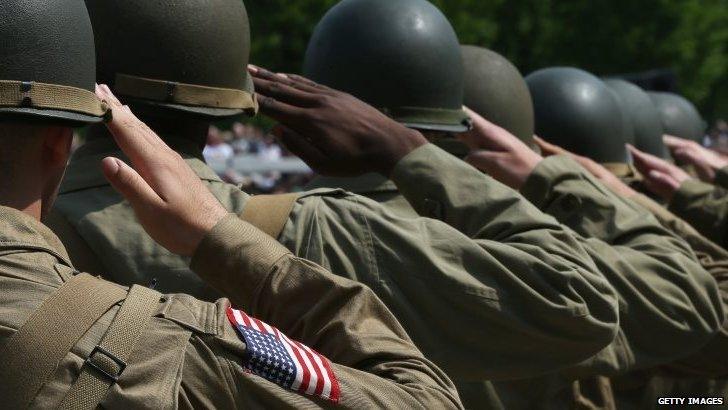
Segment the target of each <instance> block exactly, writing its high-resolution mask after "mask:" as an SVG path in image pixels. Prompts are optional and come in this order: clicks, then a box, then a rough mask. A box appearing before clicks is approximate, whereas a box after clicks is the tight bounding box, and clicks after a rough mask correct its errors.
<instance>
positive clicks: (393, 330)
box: [192, 215, 458, 407]
mask: <svg viewBox="0 0 728 410" xmlns="http://www.w3.org/2000/svg"><path fill="white" fill-rule="evenodd" d="M192 268H193V269H194V270H195V272H197V273H198V274H199V275H200V276H201V277H203V279H205V280H208V281H209V282H210V284H212V285H213V286H215V287H216V288H217V289H219V290H220V291H223V292H225V293H226V294H227V295H229V296H230V297H231V300H233V301H234V303H235V304H236V305H237V306H238V307H240V308H242V309H244V310H245V311H246V312H248V313H250V314H251V315H252V316H255V317H257V318H259V319H261V320H263V321H265V322H268V323H270V324H271V325H273V326H276V327H278V328H279V329H281V330H282V331H284V332H285V333H286V334H287V335H288V336H289V337H291V338H292V339H296V340H300V341H302V342H303V343H305V344H307V345H308V346H310V347H311V348H313V349H315V350H316V351H318V352H320V353H322V354H324V355H325V356H326V357H328V358H329V359H330V360H331V361H332V362H333V363H335V365H334V366H335V367H336V369H335V371H338V372H340V373H341V376H342V383H344V384H346V383H347V380H351V383H350V386H348V388H349V392H350V394H352V395H353V396H354V398H356V400H363V401H364V402H376V400H377V398H376V395H377V394H378V395H385V396H387V397H389V398H396V399H398V400H401V401H402V402H403V403H405V402H406V403H416V402H419V403H420V404H421V405H423V406H426V407H427V406H432V405H435V404H437V405H439V406H445V407H456V406H457V405H458V401H457V395H456V393H454V387H453V386H452V383H451V382H450V381H449V379H448V378H447V376H445V375H444V373H443V372H442V371H441V370H439V369H438V368H437V367H435V366H434V365H433V364H432V363H430V362H429V361H427V360H426V359H425V358H424V357H422V354H421V353H420V352H419V351H418V350H417V349H416V347H415V346H414V345H413V344H412V342H411V341H410V340H409V337H408V336H407V334H406V333H405V332H404V330H403V329H402V327H401V326H400V325H399V323H398V322H397V321H396V319H394V317H393V316H392V314H391V313H390V312H389V311H388V310H387V308H386V307H385V306H384V305H383V304H382V303H381V301H379V299H378V298H377V297H376V296H375V295H374V294H373V293H372V292H371V290H369V289H368V288H366V287H365V286H363V285H360V284H357V283H354V282H352V281H349V280H346V279H343V278H340V277H336V276H334V275H332V274H330V273H329V272H327V271H326V270H325V269H323V268H321V267H320V266H318V265H315V264H313V263H311V262H308V261H306V260H303V259H300V258H297V257H295V256H293V255H291V254H290V252H288V251H287V250H286V249H285V248H284V247H282V246H281V245H280V244H278V243H277V242H275V241H273V240H272V239H270V238H269V237H268V236H266V235H265V234H263V233H262V232H260V231H258V230H257V229H255V228H253V227H252V226H251V225H249V224H247V223H245V222H242V221H240V220H239V219H238V218H237V217H235V216H232V215H231V216H228V217H226V218H225V219H223V221H221V222H220V223H219V224H218V226H216V227H215V228H214V229H213V231H212V232H211V233H210V234H209V235H208V236H207V237H206V238H205V239H204V240H203V242H202V244H201V245H200V248H199V249H198V251H197V253H196V254H195V256H194V258H193V261H192ZM357 372H365V373H368V375H366V376H364V375H360V378H361V379H366V378H369V379H370V382H369V385H367V386H362V385H359V381H358V380H357V382H356V383H355V382H354V380H356V379H355V378H354V375H356V374H357ZM375 393H377V394H375ZM351 398H352V397H350V399H351Z"/></svg>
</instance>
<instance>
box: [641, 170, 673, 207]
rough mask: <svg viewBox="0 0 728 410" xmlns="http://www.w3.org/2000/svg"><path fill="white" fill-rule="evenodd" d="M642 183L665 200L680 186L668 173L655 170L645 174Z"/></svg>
mask: <svg viewBox="0 0 728 410" xmlns="http://www.w3.org/2000/svg"><path fill="white" fill-rule="evenodd" d="M644 184H645V186H646V187H647V189H649V190H650V191H652V192H653V193H655V194H657V195H659V196H661V197H662V198H663V199H666V200H670V199H671V198H672V196H673V195H674V194H675V192H676V191H677V190H678V189H679V188H680V182H679V181H677V180H676V179H675V178H673V177H671V176H670V175H668V174H666V173H664V172H660V171H657V170H652V171H650V172H649V173H647V174H645V178H644Z"/></svg>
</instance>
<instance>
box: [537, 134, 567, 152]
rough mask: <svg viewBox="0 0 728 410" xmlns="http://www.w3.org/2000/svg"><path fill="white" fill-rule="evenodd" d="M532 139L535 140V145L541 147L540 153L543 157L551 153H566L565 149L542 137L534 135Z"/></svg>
mask: <svg viewBox="0 0 728 410" xmlns="http://www.w3.org/2000/svg"><path fill="white" fill-rule="evenodd" d="M533 140H534V141H535V142H536V145H538V147H539V148H541V154H542V155H543V156H545V157H548V156H551V155H561V154H564V153H566V150H565V149H563V148H561V147H559V146H556V145H554V144H551V143H549V142H546V141H545V140H544V139H543V138H541V137H539V136H537V135H534V136H533Z"/></svg>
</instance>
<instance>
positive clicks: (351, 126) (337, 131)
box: [249, 66, 427, 177]
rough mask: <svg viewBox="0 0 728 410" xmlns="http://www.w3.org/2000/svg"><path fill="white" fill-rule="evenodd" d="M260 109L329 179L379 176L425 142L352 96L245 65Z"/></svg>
mask: <svg viewBox="0 0 728 410" xmlns="http://www.w3.org/2000/svg"><path fill="white" fill-rule="evenodd" d="M249 71H250V74H251V75H252V77H253V82H254V83H255V91H256V93H257V94H258V101H259V104H260V110H261V112H263V113H264V114H265V115H267V116H269V117H271V118H273V119H274V120H276V121H278V123H279V124H280V125H278V126H277V127H276V128H275V129H274V130H273V134H274V135H276V137H278V138H279V139H280V140H281V142H283V144H285V146H286V147H287V148H288V149H289V150H291V151H292V152H293V153H294V154H296V155H298V156H299V157H301V159H303V160H304V161H305V162H306V163H307V164H308V165H309V166H310V167H311V168H312V169H313V170H314V171H316V172H317V173H319V174H322V175H330V176H357V175H361V174H364V173H367V172H378V173H380V174H382V175H384V176H387V177H388V176H390V174H391V173H392V170H393V169H394V167H395V165H397V163H398V162H399V161H400V160H401V159H402V158H404V157H405V156H406V155H407V154H409V153H410V152H412V151H413V150H415V149H416V148H418V147H420V146H422V145H424V144H427V140H426V139H425V137H424V136H422V134H420V133H419V132H417V131H415V130H411V129H408V128H407V127H405V126H403V125H401V124H399V123H397V122H395V121H394V120H392V119H391V118H389V117H387V116H385V115H384V114H382V113H381V112H379V111H378V110H377V109H375V108H374V107H371V106H369V105H368V104H366V103H364V102H362V101H360V100H358V99H357V98H355V97H353V96H351V95H349V94H346V93H343V92H340V91H336V90H333V89H331V88H328V87H325V86H323V85H319V84H316V83H315V82H313V81H311V80H308V79H306V78H303V77H300V76H297V75H290V74H287V75H284V74H274V73H272V72H270V71H267V70H265V69H263V68H259V67H254V66H250V67H249Z"/></svg>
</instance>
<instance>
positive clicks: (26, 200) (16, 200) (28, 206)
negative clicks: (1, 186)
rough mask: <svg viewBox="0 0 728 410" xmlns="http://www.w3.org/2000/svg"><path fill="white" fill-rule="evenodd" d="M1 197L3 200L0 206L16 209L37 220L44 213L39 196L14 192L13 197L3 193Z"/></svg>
mask: <svg viewBox="0 0 728 410" xmlns="http://www.w3.org/2000/svg"><path fill="white" fill-rule="evenodd" d="M2 196H3V199H2V201H0V205H2V206H6V207H8V208H14V209H17V210H18V211H21V212H23V213H25V214H27V215H29V216H31V217H32V218H35V219H37V220H40V219H41V216H42V215H43V213H44V211H45V209H44V206H43V201H42V200H41V199H40V195H21V194H20V193H17V192H16V193H15V195H6V194H5V193H3V194H2Z"/></svg>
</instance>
